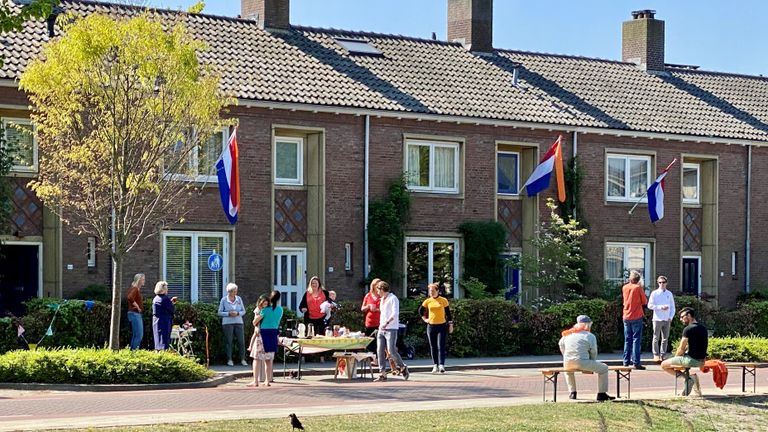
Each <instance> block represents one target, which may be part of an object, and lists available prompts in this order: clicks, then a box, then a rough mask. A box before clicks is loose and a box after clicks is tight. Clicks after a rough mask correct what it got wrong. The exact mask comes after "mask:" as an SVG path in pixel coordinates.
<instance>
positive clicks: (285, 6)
mask: <svg viewBox="0 0 768 432" xmlns="http://www.w3.org/2000/svg"><path fill="white" fill-rule="evenodd" d="M290 5H291V2H290V0H240V16H241V17H242V18H243V19H249V20H253V21H257V22H258V23H259V27H261V28H270V29H288V28H290V26H291V24H290V22H289V17H290Z"/></svg>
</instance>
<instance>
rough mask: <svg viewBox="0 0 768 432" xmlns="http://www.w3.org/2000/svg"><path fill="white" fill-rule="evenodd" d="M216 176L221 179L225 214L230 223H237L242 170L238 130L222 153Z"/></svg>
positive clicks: (233, 133)
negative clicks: (239, 160)
mask: <svg viewBox="0 0 768 432" xmlns="http://www.w3.org/2000/svg"><path fill="white" fill-rule="evenodd" d="M216 176H217V177H218V178H219V194H220V195H221V205H222V206H223V207H224V214H225V215H226V216H227V219H228V220H229V223H230V224H232V225H234V224H235V223H237V213H238V211H239V210H240V169H239V167H238V151H237V128H235V130H234V131H232V135H231V136H230V137H229V144H228V145H227V148H225V149H224V151H223V152H222V153H221V157H220V158H219V160H218V162H216Z"/></svg>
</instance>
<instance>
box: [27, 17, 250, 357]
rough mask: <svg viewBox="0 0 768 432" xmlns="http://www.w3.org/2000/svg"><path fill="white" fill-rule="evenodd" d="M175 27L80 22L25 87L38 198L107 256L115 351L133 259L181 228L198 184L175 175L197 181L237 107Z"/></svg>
mask: <svg viewBox="0 0 768 432" xmlns="http://www.w3.org/2000/svg"><path fill="white" fill-rule="evenodd" d="M158 19H159V18H158ZM166 24H169V23H166ZM170 24H171V25H170V26H169V28H168V29H167V30H163V26H162V24H161V23H160V22H158V21H155V20H154V18H153V17H151V16H149V15H141V16H137V17H134V18H131V19H127V20H113V19H111V18H108V17H105V16H100V15H91V16H88V17H86V18H82V19H78V20H74V21H72V22H71V23H69V24H67V25H66V28H65V29H64V33H65V36H64V37H62V38H61V39H58V40H55V41H52V42H51V43H49V44H48V45H47V46H46V47H45V52H44V56H43V57H42V58H43V59H42V60H37V61H35V62H33V63H32V64H30V65H29V67H28V68H27V70H26V72H25V73H24V74H23V76H22V79H21V83H20V87H21V88H22V89H23V90H25V91H26V92H28V93H29V96H30V99H31V101H32V104H33V106H34V111H33V113H32V119H33V121H34V122H35V125H36V127H37V133H38V142H39V146H40V149H39V152H40V154H41V155H42V157H41V160H40V174H39V177H38V179H37V180H36V181H33V182H32V183H31V185H32V188H33V190H34V191H35V192H36V193H37V195H38V196H39V197H40V198H41V199H42V200H43V202H44V203H45V204H46V205H47V206H48V207H49V208H50V209H51V210H53V211H55V212H57V213H58V214H59V216H60V217H61V218H62V221H64V222H65V223H67V224H68V225H69V226H70V228H71V229H73V230H74V231H75V232H78V233H87V234H89V235H93V236H96V237H97V238H98V239H99V245H100V246H102V247H103V248H104V249H105V250H106V251H108V253H109V254H110V256H111V259H112V263H113V274H112V319H111V324H110V338H109V344H110V347H111V348H112V349H117V348H119V329H120V302H121V294H122V283H123V262H124V259H125V257H126V254H127V253H128V252H130V251H131V249H132V248H133V247H134V246H136V244H137V243H138V242H139V241H141V240H142V239H145V238H147V237H149V236H152V235H154V234H156V233H157V232H158V230H159V229H162V227H163V226H164V225H166V224H169V223H175V222H178V221H180V220H181V218H182V217H183V214H184V211H185V204H186V202H187V201H188V200H189V195H190V194H191V187H192V186H191V185H192V183H190V182H185V181H183V178H182V177H180V176H179V175H190V174H197V172H190V170H191V169H192V168H196V167H190V163H189V161H190V158H194V159H196V158H197V157H198V153H196V152H197V148H198V146H197V145H198V143H201V142H204V140H206V139H207V138H208V136H210V134H211V133H212V132H213V131H215V130H217V129H218V128H223V127H224V121H223V120H221V119H220V114H221V112H222V110H223V109H224V108H225V107H226V106H227V105H229V104H233V103H234V102H235V101H234V100H233V99H231V98H228V97H225V96H224V95H222V94H221V92H220V90H219V76H218V75H217V74H216V73H215V72H214V71H212V70H211V69H210V68H208V67H205V66H203V65H201V64H200V63H199V61H198V57H197V55H198V54H199V52H200V51H203V50H204V49H205V46H204V45H203V44H201V43H200V42H197V41H195V40H193V39H192V37H191V36H190V35H189V33H188V32H187V31H186V30H185V28H184V27H183V26H182V25H181V24H177V25H175V26H174V25H172V24H173V23H170ZM200 156H201V157H202V156H205V155H200ZM208 156H210V155H208ZM217 156H218V155H214V156H213V159H214V160H212V161H211V160H209V161H208V163H210V164H211V165H212V164H213V163H215V158H216V157H217ZM203 159H205V158H203ZM209 159H210V157H209ZM212 168H213V167H212V166H211V169H212Z"/></svg>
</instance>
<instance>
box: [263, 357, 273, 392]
mask: <svg viewBox="0 0 768 432" xmlns="http://www.w3.org/2000/svg"><path fill="white" fill-rule="evenodd" d="M264 369H265V374H264V384H266V385H267V387H269V386H271V385H272V384H271V383H270V381H272V360H264Z"/></svg>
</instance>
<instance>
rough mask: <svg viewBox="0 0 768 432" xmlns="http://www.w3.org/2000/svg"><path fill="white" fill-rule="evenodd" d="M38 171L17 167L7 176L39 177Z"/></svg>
mask: <svg viewBox="0 0 768 432" xmlns="http://www.w3.org/2000/svg"><path fill="white" fill-rule="evenodd" d="M38 174H39V173H38V171H37V170H36V169H35V170H20V169H16V168H11V171H10V172H9V173H8V174H7V175H6V177H22V178H32V177H37V175H38Z"/></svg>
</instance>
